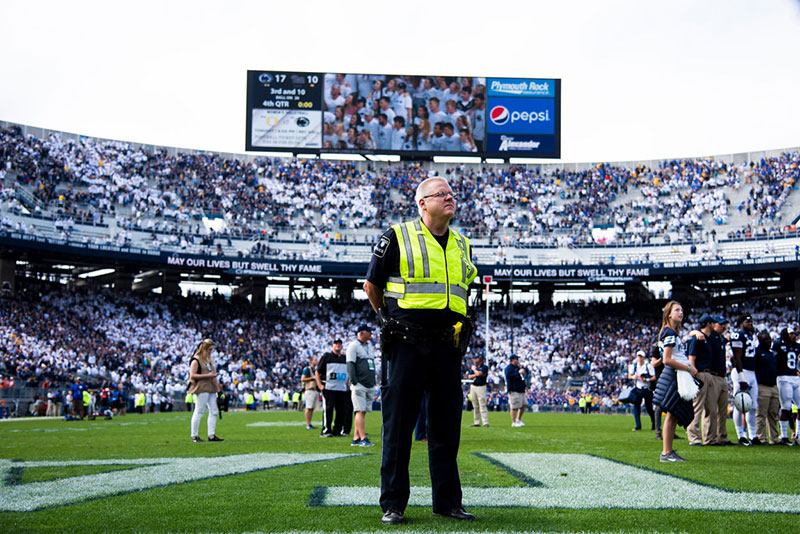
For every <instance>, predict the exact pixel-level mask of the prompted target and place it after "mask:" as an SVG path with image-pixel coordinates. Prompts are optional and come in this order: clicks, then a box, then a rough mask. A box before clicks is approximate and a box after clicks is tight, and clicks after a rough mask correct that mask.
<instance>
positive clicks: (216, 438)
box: [208, 435, 225, 441]
mask: <svg viewBox="0 0 800 534" xmlns="http://www.w3.org/2000/svg"><path fill="white" fill-rule="evenodd" d="M208 441H225V440H224V439H222V438H219V437H217V436H214V435H212V436H208Z"/></svg>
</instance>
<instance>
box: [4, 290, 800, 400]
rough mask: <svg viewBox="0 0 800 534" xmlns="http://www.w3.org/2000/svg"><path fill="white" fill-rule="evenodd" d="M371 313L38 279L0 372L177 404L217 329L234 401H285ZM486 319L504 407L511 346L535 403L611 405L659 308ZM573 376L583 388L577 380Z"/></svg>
mask: <svg viewBox="0 0 800 534" xmlns="http://www.w3.org/2000/svg"><path fill="white" fill-rule="evenodd" d="M703 311H711V310H703V309H698V310H694V311H693V315H692V317H694V316H697V317H699V316H700V315H699V314H700V313H702V312H703ZM714 311H717V312H718V311H721V310H714ZM724 311H725V312H726V313H728V314H729V315H731V316H732V315H733V314H734V313H741V312H742V311H748V312H750V313H752V314H753V317H754V319H755V322H756V328H757V329H761V328H769V329H770V330H771V331H773V332H777V331H778V330H779V329H780V328H782V327H784V326H786V324H787V323H786V322H787V320H789V318H790V317H791V313H792V312H791V311H790V304H789V303H787V302H775V301H766V302H757V301H756V302H755V303H751V304H750V305H748V306H747V307H744V308H732V309H729V310H724ZM373 319H374V315H373V313H372V311H371V309H369V307H368V305H367V304H366V303H365V302H363V301H350V302H347V303H345V302H341V301H335V300H324V299H312V300H307V301H295V302H293V303H286V302H283V301H278V302H273V303H271V304H269V305H268V306H267V307H266V308H265V309H263V310H261V309H256V308H254V307H253V306H251V305H249V303H247V302H246V301H244V300H241V299H240V300H237V299H231V300H230V301H226V300H225V299H224V298H222V297H220V296H216V297H204V296H199V295H190V296H188V297H168V296H160V295H156V294H145V295H135V294H129V295H120V294H119V293H113V292H111V291H109V290H99V291H97V290H86V289H74V288H67V287H63V286H59V285H57V284H56V285H52V284H44V283H36V282H30V283H26V284H25V287H24V288H23V289H22V290H20V291H19V292H18V294H17V295H16V296H15V297H14V298H5V299H0V374H2V376H5V377H14V378H15V381H16V388H17V389H21V388H25V387H26V386H27V387H28V388H33V389H29V393H30V392H37V393H38V394H40V396H43V395H45V394H46V393H47V391H48V390H49V389H53V388H59V387H61V388H63V387H64V385H65V384H70V383H72V381H73V380H74V378H75V377H76V376H82V377H84V378H85V379H86V380H87V381H88V382H89V383H91V384H93V385H94V386H95V387H106V386H108V385H112V384H113V385H117V384H124V385H125V386H126V387H127V388H128V389H129V391H131V392H136V391H145V392H147V393H149V394H151V395H152V394H155V393H158V394H160V395H162V396H164V397H167V396H169V397H173V398H175V399H176V404H180V403H179V402H178V401H179V400H180V399H182V397H183V394H184V392H185V388H186V383H187V380H188V362H189V358H190V357H191V353H192V351H193V349H194V347H195V346H196V345H197V343H198V342H199V341H200V340H201V339H203V338H205V337H210V338H212V339H214V340H215V341H216V343H217V347H218V349H217V350H218V355H217V357H216V359H217V361H218V362H220V365H219V372H220V380H221V382H222V384H223V385H224V386H225V387H226V389H227V390H228V391H229V392H230V393H233V395H234V399H237V400H240V399H242V398H243V396H244V395H245V393H246V392H248V391H254V392H260V391H264V390H268V391H270V392H271V393H272V394H273V398H276V397H277V398H279V397H280V395H279V394H278V395H276V394H275V392H276V391H278V390H280V391H284V390H292V389H294V388H297V387H299V384H300V372H301V370H302V368H303V366H304V365H306V363H307V361H308V359H309V358H310V357H311V356H315V355H316V356H319V355H321V354H322V353H323V352H325V351H326V350H328V349H329V346H330V343H331V340H332V339H334V338H337V337H340V338H342V339H345V340H352V339H354V336H355V330H356V327H357V325H359V324H361V323H363V322H365V321H366V322H371V321H372V320H373ZM477 319H478V320H477V327H476V330H475V334H474V336H473V340H472V343H471V347H472V348H471V352H470V353H469V354H468V356H474V355H476V354H482V353H483V352H484V347H485V340H484V338H483V332H484V326H485V323H484V322H483V321H484V319H483V317H478V318H477ZM490 321H491V336H490V344H489V359H488V364H489V367H490V372H489V383H490V385H491V390H492V391H493V394H494V397H495V403H496V405H498V406H499V405H502V402H503V399H504V393H503V390H504V383H503V373H502V370H503V368H504V367H505V365H506V364H507V363H508V357H509V355H510V354H512V352H513V353H515V354H518V355H519V356H520V361H521V364H522V365H523V366H524V367H526V368H527V369H528V371H529V372H530V375H529V381H530V386H531V387H530V391H529V402H530V403H531V404H537V405H546V406H551V407H553V406H557V407H561V408H568V407H569V406H572V404H574V402H575V401H576V400H577V398H578V395H579V394H581V393H583V394H586V393H588V394H590V395H592V396H593V398H594V403H595V405H596V406H598V407H599V406H604V407H607V408H608V407H612V406H614V405H615V401H616V395H617V393H618V391H619V389H620V387H621V386H622V385H624V382H625V374H626V369H627V364H628V363H629V362H630V360H631V358H632V355H633V354H634V353H635V351H636V350H638V349H645V350H648V349H649V345H650V343H651V342H652V340H653V339H654V338H655V335H656V331H657V326H658V321H659V316H658V309H657V306H652V305H650V306H647V307H644V306H639V307H636V306H634V307H632V306H631V305H629V304H625V303H620V304H609V303H594V304H588V305H587V304H565V305H563V306H558V307H556V308H555V309H545V308H543V307H540V306H534V305H531V304H525V303H520V304H518V305H516V306H515V310H514V321H513V341H512V325H510V324H509V315H508V311H507V310H505V309H504V310H499V309H498V310H496V311H495V312H494V313H493V314H492V316H491V318H490ZM691 323H692V320H691V319H689V320H688V324H691ZM512 343H513V349H512ZM466 369H467V368H466V367H465V369H464V371H465V373H464V374H465V376H466ZM574 382H578V383H580V386H579V387H571V384H573V383H574ZM3 395H5V396H8V395H9V392H5V393H3V394H0V396H3ZM131 397H132V393H131ZM465 398H466V397H465Z"/></svg>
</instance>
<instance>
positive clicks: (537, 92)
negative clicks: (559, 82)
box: [487, 78, 556, 98]
mask: <svg viewBox="0 0 800 534" xmlns="http://www.w3.org/2000/svg"><path fill="white" fill-rule="evenodd" d="M487 89H488V93H487V94H488V96H490V97H491V96H523V97H544V98H555V96H556V81H555V80H543V79H529V78H489V83H488V88H487Z"/></svg>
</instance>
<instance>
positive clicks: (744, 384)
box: [739, 382, 750, 391]
mask: <svg viewBox="0 0 800 534" xmlns="http://www.w3.org/2000/svg"><path fill="white" fill-rule="evenodd" d="M748 389H750V385H749V384H748V383H747V382H739V391H747V390H748Z"/></svg>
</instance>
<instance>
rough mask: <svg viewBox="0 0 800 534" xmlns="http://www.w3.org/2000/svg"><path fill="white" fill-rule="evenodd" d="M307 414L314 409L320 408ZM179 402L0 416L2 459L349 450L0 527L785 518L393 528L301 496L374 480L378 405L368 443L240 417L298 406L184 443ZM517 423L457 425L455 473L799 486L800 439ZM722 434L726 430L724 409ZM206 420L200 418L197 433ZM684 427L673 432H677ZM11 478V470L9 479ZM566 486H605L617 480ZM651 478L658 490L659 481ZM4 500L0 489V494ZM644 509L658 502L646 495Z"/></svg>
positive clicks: (356, 527)
mask: <svg viewBox="0 0 800 534" xmlns="http://www.w3.org/2000/svg"><path fill="white" fill-rule="evenodd" d="M316 415H317V417H315V419H316V420H317V421H318V420H319V414H316ZM189 417H190V415H189V414H188V413H170V414H146V415H138V414H131V415H128V416H126V417H117V418H115V419H114V420H113V421H105V420H96V421H73V422H66V421H61V420H47V419H32V420H21V421H10V422H2V423H0V458H2V459H19V460H24V461H34V460H38V461H42V460H54V461H65V460H88V459H92V460H96V459H123V458H125V459H129V458H148V457H195V456H225V455H234V454H245V453H256V452H272V453H278V452H280V453H340V454H357V455H358V456H355V457H348V458H342V459H338V460H333V461H324V462H318V463H312V464H301V465H293V466H287V467H279V468H275V469H268V470H264V471H256V472H249V473H244V474H237V475H231V476H224V477H219V478H213V479H205V480H198V481H193V482H187V483H182V484H176V485H171V486H166V487H156V488H152V489H147V490H144V491H139V492H135V493H129V494H124V495H117V496H111V497H107V498H98V499H94V500H88V501H84V502H80V503H76V504H68V505H64V506H58V507H54V508H49V509H44V510H39V511H34V512H12V513H0V532H44V531H48V532H57V531H80V532H84V533H88V532H108V531H115V532H184V531H193V532H194V531H213V532H253V531H263V532H281V531H300V530H305V531H331V532H332V531H337V532H352V531H374V530H417V531H419V530H422V531H457V530H464V529H469V530H477V531H488V530H491V531H573V532H579V531H587V532H588V531H591V532H601V531H602V532H607V531H617V532H618V531H636V532H651V531H660V532H665V531H685V532H745V531H753V530H758V531H769V532H790V531H795V530H794V529H795V528H796V523H797V521H798V516H797V515H795V514H777V513H751V512H716V511H687V510H663V509H660V510H659V509H652V510H641V509H569V508H563V509H534V508H493V507H485V508H482V507H470V511H472V512H474V513H476V515H477V516H478V518H479V519H478V521H476V522H474V523H468V524H465V523H459V522H453V521H451V520H447V519H442V518H437V517H433V516H432V515H431V511H430V508H429V507H409V508H408V510H407V511H406V517H407V518H408V520H409V522H408V523H407V524H406V525H403V526H401V527H399V528H398V527H392V528H389V527H384V526H383V525H381V524H380V522H379V518H380V515H381V512H380V509H379V507H378V505H377V503H376V504H375V506H360V507H349V506H334V507H320V506H309V500H310V497H311V495H312V494H313V493H314V491H315V488H317V487H319V486H372V487H377V486H379V484H380V477H379V467H380V445H379V442H380V439H379V436H380V414H378V413H371V414H369V415H368V416H367V432H368V434H370V436H371V437H372V440H373V441H374V442H376V443H378V445H377V446H376V447H373V448H360V447H351V446H350V438H328V439H320V438H319V437H318V435H319V430H306V429H305V428H304V427H303V426H302V425H298V426H247V425H248V424H251V423H256V422H277V423H290V422H300V421H302V413H300V412H255V413H254V412H249V413H243V412H238V413H229V414H225V415H224V419H223V420H222V421H220V422H219V423H218V427H217V431H218V433H219V434H220V435H221V436H223V437H224V438H225V439H226V441H225V442H224V443H199V444H196V443H191V442H190V441H189V438H188V434H189ZM525 421H526V423H527V425H528V426H526V427H524V428H511V427H510V420H509V418H508V414H507V413H492V414H490V422H491V427H490V428H471V427H470V426H469V425H470V423H471V422H472V415H471V414H470V413H465V414H464V418H463V424H462V437H461V449H460V454H459V468H460V473H461V480H462V485H463V486H465V487H466V486H474V487H500V488H508V490H507V491H511V490H512V488H514V487H519V486H523V485H524V484H525V483H524V482H523V481H522V480H520V479H519V478H518V477H516V476H514V474H513V473H510V472H509V471H508V470H507V469H503V468H502V467H500V466H498V465H495V464H492V463H490V462H488V461H487V460H486V459H485V458H483V457H481V456H480V454H482V453H494V452H535V453H542V452H556V453H574V454H592V455H595V456H600V457H605V458H610V459H612V460H616V461H619V462H622V463H625V464H630V465H635V466H640V467H642V468H645V469H650V470H654V471H659V472H663V473H667V474H672V475H676V476H679V477H682V478H686V479H690V480H694V481H697V482H700V483H703V484H708V485H713V486H717V487H720V488H724V489H728V490H733V491H751V492H752V491H755V492H771V493H786V494H787V495H786V498H787V499H791V500H794V499H797V497H798V494H800V477H796V476H793V471H794V469H795V467H794V465H795V463H796V462H797V455H798V454H800V447H793V448H789V447H777V446H770V447H750V448H744V447H702V448H700V447H689V446H688V443H687V441H686V440H681V441H676V442H675V444H676V449H677V450H678V451H679V452H680V453H681V454H682V455H683V456H684V457H686V458H687V459H688V460H689V461H688V462H687V463H685V464H662V463H660V462H659V452H660V443H659V442H657V441H656V440H655V439H654V437H653V433H652V432H649V431H646V430H645V431H641V432H631V430H630V429H631V428H632V424H633V421H632V417H630V416H603V415H581V414H530V413H529V414H526V416H525ZM729 426H730V427H731V428H729V434H730V435H732V436H735V432H733V428H732V423H730V422H729ZM204 430H205V422H203V424H201V435H202V433H203V432H204ZM681 433H682V434H683V432H681ZM131 467H133V466H125V467H121V466H79V467H78V466H57V467H35V468H19V469H15V470H13V471H12V475H11V476H10V477H7V481H6V482H7V483H13V484H25V483H29V482H33V481H45V480H56V479H63V478H66V477H73V476H78V475H86V474H91V473H98V472H106V471H112V470H118V469H129V468H131ZM410 472H411V484H412V485H413V486H429V485H430V480H429V478H428V457H427V448H426V444H424V443H415V444H414V445H413V452H412V459H411V468H410ZM8 478H10V479H8ZM608 483H609V485H608V487H596V488H581V489H580V490H576V491H586V492H605V491H613V488H614V487H616V486H617V485H620V484H625V481H624V480H609V481H608ZM641 490H642V491H653V492H654V495H655V497H654V500H655V501H657V495H658V492H659V488H641ZM0 499H2V496H0ZM653 505H654V508H655V507H657V506H658V502H654V503H653Z"/></svg>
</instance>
